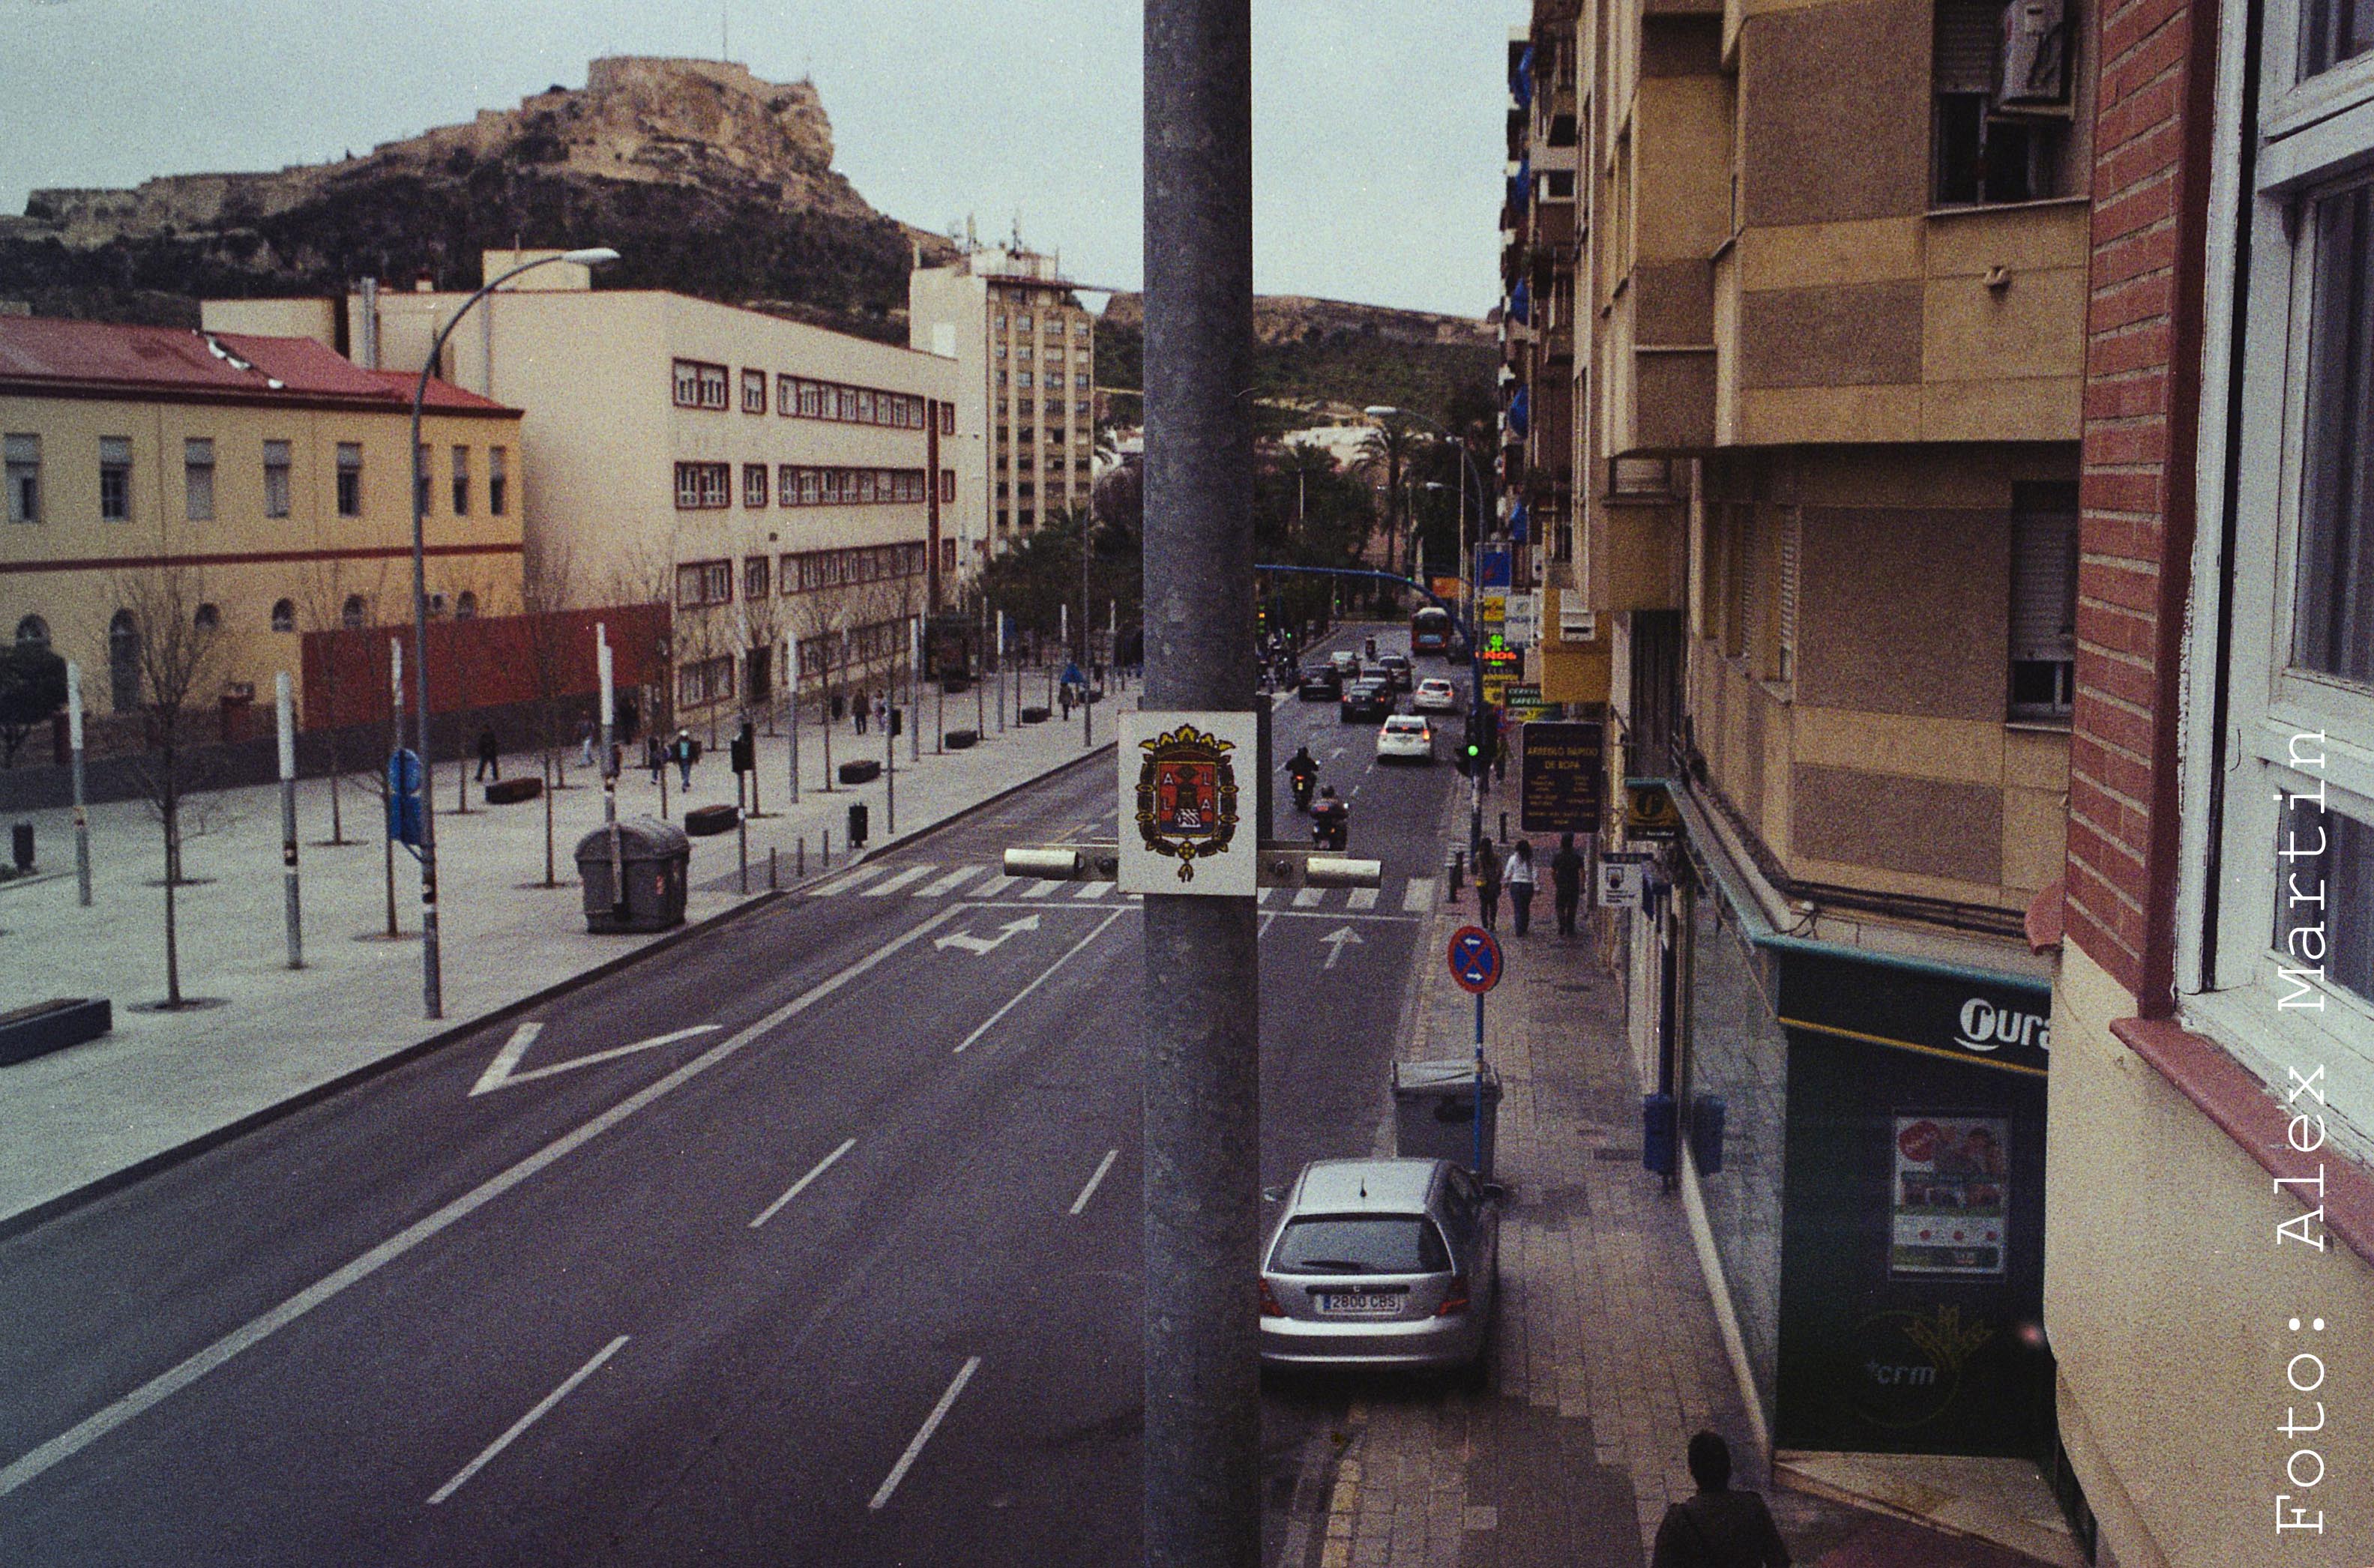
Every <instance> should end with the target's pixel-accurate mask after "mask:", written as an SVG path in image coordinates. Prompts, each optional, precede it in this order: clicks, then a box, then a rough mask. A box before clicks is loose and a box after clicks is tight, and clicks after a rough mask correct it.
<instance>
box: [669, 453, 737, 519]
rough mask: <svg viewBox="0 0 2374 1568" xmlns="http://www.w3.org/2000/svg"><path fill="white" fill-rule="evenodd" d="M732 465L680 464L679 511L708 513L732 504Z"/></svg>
mask: <svg viewBox="0 0 2374 1568" xmlns="http://www.w3.org/2000/svg"><path fill="white" fill-rule="evenodd" d="M733 490H734V465H733V464H732V463H730V462H679V463H677V464H676V509H677V510H679V511H700V510H709V509H714V508H718V507H725V506H731V505H733V503H734V495H733Z"/></svg>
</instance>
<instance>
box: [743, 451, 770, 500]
mask: <svg viewBox="0 0 2374 1568" xmlns="http://www.w3.org/2000/svg"><path fill="white" fill-rule="evenodd" d="M742 504H743V505H744V506H746V507H763V506H765V505H766V504H767V465H766V464H765V463H763V462H746V463H744V464H743V465H742Z"/></svg>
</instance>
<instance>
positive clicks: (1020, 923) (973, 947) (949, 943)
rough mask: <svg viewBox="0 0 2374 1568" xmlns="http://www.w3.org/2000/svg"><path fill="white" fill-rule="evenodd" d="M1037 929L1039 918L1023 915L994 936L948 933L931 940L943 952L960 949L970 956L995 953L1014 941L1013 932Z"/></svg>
mask: <svg viewBox="0 0 2374 1568" xmlns="http://www.w3.org/2000/svg"><path fill="white" fill-rule="evenodd" d="M1038 929H1039V917H1038V916H1036V915H1025V916H1023V917H1022V918H1021V919H1018V920H1008V921H1006V922H1005V924H1004V925H1002V926H1000V927H999V928H998V929H997V934H996V935H995V936H975V935H973V934H972V932H970V931H950V932H949V933H948V934H947V935H946V936H943V937H934V938H933V939H932V945H933V946H934V947H936V948H940V949H943V950H945V949H947V948H951V947H961V948H963V949H964V950H965V951H966V952H967V953H971V954H982V953H995V952H996V951H997V950H998V949H999V948H1001V947H1004V946H1005V944H1006V943H1007V942H1011V941H1013V940H1014V933H1015V932H1017V931H1035V930H1038Z"/></svg>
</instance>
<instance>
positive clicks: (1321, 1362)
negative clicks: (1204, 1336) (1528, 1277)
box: [1261, 1160, 1499, 1367]
mask: <svg viewBox="0 0 2374 1568" xmlns="http://www.w3.org/2000/svg"><path fill="white" fill-rule="evenodd" d="M1282 1202H1283V1209H1284V1211H1283V1212H1282V1213H1280V1214H1279V1215H1278V1218H1277V1223H1276V1225H1275V1227H1274V1228H1273V1229H1272V1230H1271V1232H1270V1236H1269V1245H1268V1246H1267V1247H1266V1248H1264V1249H1263V1254H1262V1268H1261V1358H1262V1362H1263V1364H1264V1365H1268V1366H1404V1367H1458V1366H1466V1365H1469V1364H1471V1363H1474V1362H1475V1360H1476V1358H1477V1357H1478V1356H1480V1355H1481V1354H1482V1353H1483V1351H1484V1340H1485V1333H1486V1329H1487V1325H1488V1324H1489V1323H1490V1322H1491V1318H1492V1298H1493V1296H1494V1295H1495V1294H1496V1293H1497V1287H1498V1278H1499V1276H1498V1262H1499V1211H1498V1207H1497V1205H1496V1204H1495V1203H1494V1202H1493V1200H1492V1198H1491V1196H1490V1195H1489V1194H1487V1192H1486V1191H1485V1189H1484V1188H1483V1187H1482V1186H1481V1185H1479V1184H1478V1183H1477V1182H1476V1180H1475V1178H1474V1177H1473V1176H1469V1175H1468V1174H1467V1172H1465V1171H1464V1170H1462V1169H1461V1168H1460V1167H1459V1166H1457V1165H1455V1164H1451V1162H1450V1161H1448V1160H1315V1161H1313V1162H1312V1163H1310V1164H1307V1165H1305V1166H1303V1167H1302V1172H1301V1174H1300V1175H1299V1176H1296V1177H1295V1179H1294V1185H1293V1186H1291V1187H1290V1188H1287V1189H1286V1191H1285V1192H1284V1194H1283V1195H1282Z"/></svg>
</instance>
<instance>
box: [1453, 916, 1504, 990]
mask: <svg viewBox="0 0 2374 1568" xmlns="http://www.w3.org/2000/svg"><path fill="white" fill-rule="evenodd" d="M1500 970H1501V961H1500V943H1499V942H1498V939H1497V938H1495V937H1494V936H1493V935H1492V933H1491V932H1490V931H1487V930H1485V929H1484V928H1483V927H1482V926H1462V927H1460V928H1459V930H1456V931H1454V932H1453V933H1451V978H1452V979H1454V980H1456V981H1458V982H1459V989H1462V990H1463V991H1472V992H1474V993H1475V995H1476V996H1478V997H1480V996H1482V995H1483V994H1484V993H1485V992H1486V991H1488V990H1490V989H1492V988H1493V987H1494V986H1497V985H1498V984H1499V983H1500Z"/></svg>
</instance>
